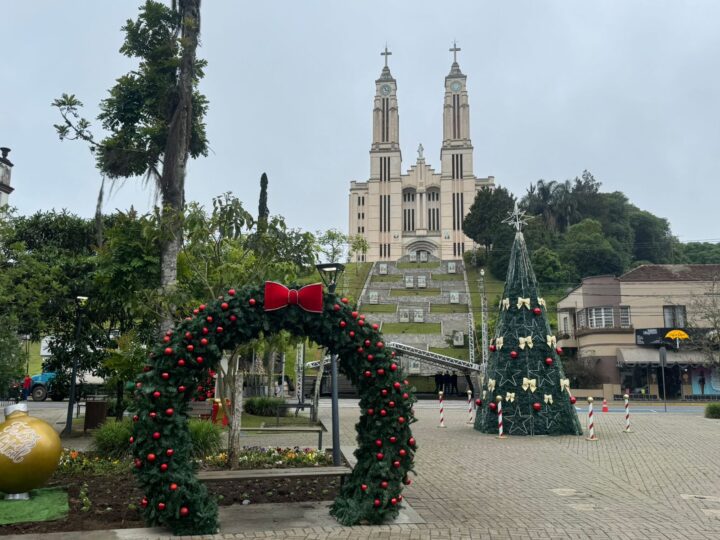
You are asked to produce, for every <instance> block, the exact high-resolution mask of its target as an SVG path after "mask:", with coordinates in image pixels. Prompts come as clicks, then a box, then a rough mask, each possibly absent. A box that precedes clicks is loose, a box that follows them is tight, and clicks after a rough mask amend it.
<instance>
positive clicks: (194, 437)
mask: <svg viewBox="0 0 720 540" xmlns="http://www.w3.org/2000/svg"><path fill="white" fill-rule="evenodd" d="M188 428H189V429H190V440H191V441H192V446H193V455H194V456H198V457H202V456H208V455H211V454H216V453H218V452H219V451H220V447H221V446H222V428H221V427H220V426H218V425H215V424H213V423H212V422H208V421H207V420H190V421H188ZM131 435H132V421H131V420H130V419H126V420H123V421H122V422H116V421H115V420H108V421H106V422H105V423H104V424H103V425H102V426H100V427H99V428H98V429H97V430H95V433H94V434H93V444H92V449H93V451H94V452H96V453H97V454H98V455H100V456H105V457H108V458H111V459H122V458H124V457H126V456H127V455H128V454H129V453H130V442H129V441H130V436H131Z"/></svg>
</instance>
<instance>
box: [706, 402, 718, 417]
mask: <svg viewBox="0 0 720 540" xmlns="http://www.w3.org/2000/svg"><path fill="white" fill-rule="evenodd" d="M705 418H720V403H708V404H707V405H705Z"/></svg>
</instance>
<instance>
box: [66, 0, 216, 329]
mask: <svg viewBox="0 0 720 540" xmlns="http://www.w3.org/2000/svg"><path fill="white" fill-rule="evenodd" d="M123 30H124V31H125V41H124V43H123V45H122V47H121V48H120V52H121V53H123V54H124V55H125V56H128V57H130V58H137V59H138V60H139V66H138V68H137V69H136V70H133V71H131V72H130V73H128V74H126V75H123V76H122V77H120V78H119V79H118V80H117V84H116V85H115V86H114V87H113V88H111V89H110V96H109V97H108V98H107V99H105V100H103V101H102V102H101V104H100V109H101V113H100V115H99V117H98V118H99V119H100V120H101V122H102V126H103V127H104V128H105V129H106V130H107V131H108V132H109V135H108V136H107V137H105V138H104V139H103V140H102V141H100V142H96V141H95V139H94V137H93V135H92V133H91V132H90V123H89V122H88V121H87V120H85V119H83V118H81V117H80V115H79V112H78V111H79V108H80V107H81V106H82V103H81V102H80V101H79V100H78V99H77V98H75V96H73V95H67V94H63V96H62V97H61V98H60V99H57V100H55V102H54V103H53V106H55V107H57V108H58V109H59V111H60V114H61V115H62V118H63V121H64V122H63V123H62V124H59V125H56V126H55V128H56V129H57V131H58V134H59V136H60V138H61V139H64V138H70V139H81V140H84V141H86V142H88V143H89V144H90V146H91V149H92V151H93V153H94V154H95V157H96V160H97V166H98V169H99V170H100V172H101V173H102V174H103V175H107V176H108V177H110V178H111V179H119V178H131V177H135V176H143V177H145V179H146V180H152V181H153V182H154V183H155V186H156V189H157V190H158V192H159V193H160V196H161V202H162V209H161V211H162V221H161V230H162V236H161V271H160V286H161V287H162V288H163V289H165V290H169V289H172V288H173V287H174V285H175V283H176V281H177V257H178V254H179V252H180V248H181V246H182V232H183V226H182V211H183V207H184V205H185V176H186V166H187V161H188V158H189V157H190V156H192V157H193V158H195V157H198V156H200V155H206V154H207V144H208V143H207V139H206V135H205V125H204V123H203V118H204V116H205V112H206V110H207V100H206V99H205V96H203V95H202V94H200V93H199V92H198V91H197V86H198V82H199V80H200V78H202V76H203V67H204V66H205V65H206V63H205V61H204V60H198V59H197V57H196V51H197V47H198V39H199V35H200V0H177V1H173V2H172V5H171V6H170V7H168V6H166V5H164V4H162V3H160V2H157V1H155V0H148V1H147V2H146V3H145V4H144V5H143V7H141V8H140V15H139V16H138V18H137V20H135V21H132V20H128V21H127V23H126V24H125V26H124V27H123ZM172 318H173V317H172V315H171V314H167V316H166V317H165V318H164V321H163V324H162V326H163V327H169V325H170V324H171V321H172Z"/></svg>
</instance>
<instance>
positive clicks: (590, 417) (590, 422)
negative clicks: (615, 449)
mask: <svg viewBox="0 0 720 540" xmlns="http://www.w3.org/2000/svg"><path fill="white" fill-rule="evenodd" d="M587 400H588V432H589V433H590V436H589V437H585V440H586V441H597V440H598V439H597V437H596V436H595V420H594V419H593V406H592V404H593V398H592V396H590V397H588V398H587Z"/></svg>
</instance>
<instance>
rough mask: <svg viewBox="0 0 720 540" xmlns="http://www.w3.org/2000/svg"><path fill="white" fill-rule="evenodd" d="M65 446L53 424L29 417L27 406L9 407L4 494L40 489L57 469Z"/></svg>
mask: <svg viewBox="0 0 720 540" xmlns="http://www.w3.org/2000/svg"><path fill="white" fill-rule="evenodd" d="M61 453H62V445H61V443H60V437H59V436H58V434H57V432H56V431H55V430H54V429H53V428H52V426H51V425H50V424H48V423H47V422H44V421H43V420H40V419H39V418H33V417H32V416H29V415H28V413H27V404H25V403H21V404H19V405H11V406H10V407H5V421H4V422H3V423H2V424H0V491H2V492H3V493H10V494H12V493H25V492H27V491H30V490H31V489H35V488H39V487H41V486H42V485H44V484H45V482H47V481H48V479H49V478H50V477H51V476H52V474H53V473H54V472H55V469H57V466H58V461H59V460H60V454H61Z"/></svg>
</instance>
